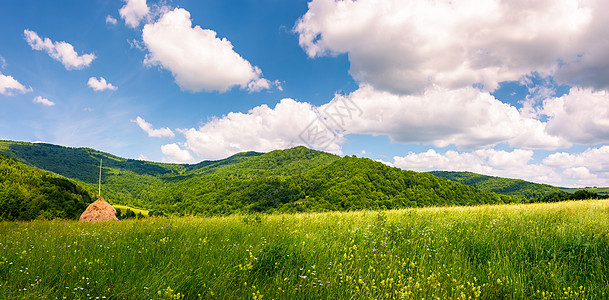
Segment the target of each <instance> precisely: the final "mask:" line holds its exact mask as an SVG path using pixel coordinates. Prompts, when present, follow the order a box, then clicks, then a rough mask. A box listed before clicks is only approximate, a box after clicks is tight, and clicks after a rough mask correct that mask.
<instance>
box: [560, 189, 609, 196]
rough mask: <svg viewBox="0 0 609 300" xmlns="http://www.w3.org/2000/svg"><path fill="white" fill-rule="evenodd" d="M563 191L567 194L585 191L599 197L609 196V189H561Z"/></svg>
mask: <svg viewBox="0 0 609 300" xmlns="http://www.w3.org/2000/svg"><path fill="white" fill-rule="evenodd" d="M560 189H561V190H562V191H564V192H567V193H575V192H577V191H581V190H585V191H588V192H592V193H597V194H599V195H609V187H586V188H560Z"/></svg>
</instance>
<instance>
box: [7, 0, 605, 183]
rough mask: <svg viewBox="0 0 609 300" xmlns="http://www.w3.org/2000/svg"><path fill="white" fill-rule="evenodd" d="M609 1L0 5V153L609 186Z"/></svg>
mask: <svg viewBox="0 0 609 300" xmlns="http://www.w3.org/2000/svg"><path fill="white" fill-rule="evenodd" d="M608 9H609V3H608V2H607V1H604V0H579V1H578V0H538V1H524V0H504V1H500V0H488V1H474V0H461V1H448V0H408V1H406V0H385V1H376V0H357V1H353V0H345V1H334V0H312V1H299V0H292V1H282V0H256V1H254V0H230V1H205V0H191V1H189V0H184V1H182V0H173V1H170V0H161V1H155V0H91V1H80V0H65V1H59V2H57V1H29V0H23V1H3V2H2V3H0V139H5V140H13V141H26V142H45V143H52V144H58V145H63V146H69V147H89V148H93V149H97V150H100V151H104V152H109V153H111V154H114V155H117V156H121V157H125V158H132V159H142V160H150V161H159V162H176V163H196V162H199V161H202V160H217V159H222V158H226V157H229V156H231V155H233V154H235V153H238V152H243V151H259V152H268V151H272V150H276V149H286V148H290V147H294V146H298V145H305V146H308V147H310V148H313V149H319V150H324V151H327V152H331V153H335V154H339V155H356V156H358V157H367V158H370V159H373V160H378V161H381V162H383V163H385V164H388V165H391V166H394V167H399V168H402V169H405V170H415V171H430V170H448V171H471V172H476V173H480V174H485V175H491V176H500V177H509V178H519V179H524V180H529V181H533V182H538V183H548V184H552V185H555V186H563V187H583V186H609V35H608V34H607V32H606V29H607V28H609V18H606V17H605V12H606V11H607V10H608Z"/></svg>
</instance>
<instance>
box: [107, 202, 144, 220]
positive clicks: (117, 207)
mask: <svg viewBox="0 0 609 300" xmlns="http://www.w3.org/2000/svg"><path fill="white" fill-rule="evenodd" d="M112 207H114V209H117V210H119V209H120V211H121V214H125V213H126V212H127V210H129V209H130V210H132V211H133V212H134V213H135V214H139V213H141V214H142V215H144V216H146V217H147V216H148V213H149V212H150V211H147V210H145V209H139V208H133V207H131V206H126V205H119V204H113V205H112Z"/></svg>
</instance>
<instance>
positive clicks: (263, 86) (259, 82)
mask: <svg viewBox="0 0 609 300" xmlns="http://www.w3.org/2000/svg"><path fill="white" fill-rule="evenodd" d="M273 86H274V87H276V88H277V89H278V90H280V91H283V88H282V87H281V82H280V81H279V80H275V81H270V80H268V79H265V78H258V79H256V80H252V81H250V83H248V84H247V90H248V91H249V92H250V93H251V92H260V91H262V90H268V89H271V88H273Z"/></svg>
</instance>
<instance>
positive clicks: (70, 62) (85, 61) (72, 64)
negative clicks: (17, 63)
mask: <svg viewBox="0 0 609 300" xmlns="http://www.w3.org/2000/svg"><path fill="white" fill-rule="evenodd" d="M23 33H24V35H25V40H26V41H27V43H28V44H29V45H30V47H32V49H34V50H44V51H46V52H47V53H48V54H49V56H51V57H52V58H53V59H55V60H57V61H59V62H61V63H62V64H63V66H64V67H65V68H66V69H67V70H76V69H82V68H85V67H88V66H89V65H90V64H91V62H92V61H93V60H94V59H95V55H94V54H92V53H89V54H83V55H78V53H76V51H74V47H73V46H72V45H71V44H69V43H66V42H53V41H51V40H50V39H49V38H44V39H43V38H41V37H39V36H38V34H37V33H36V32H34V31H31V30H27V29H26V30H24V31H23Z"/></svg>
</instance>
